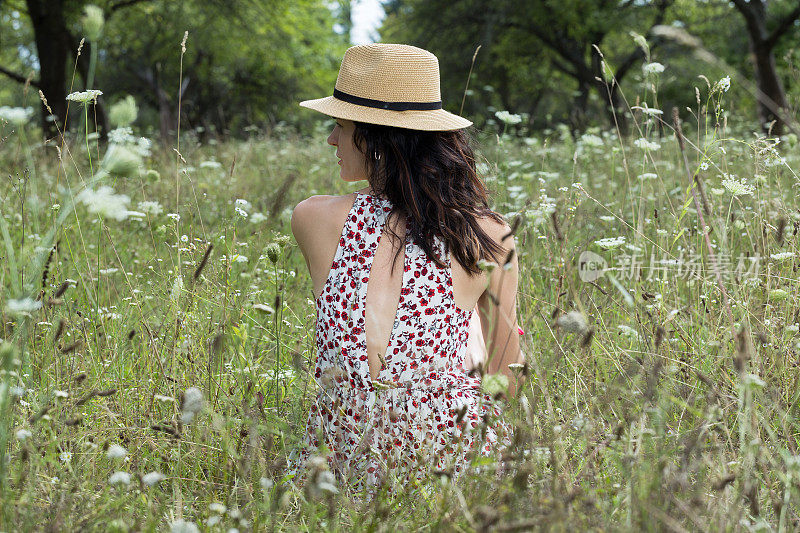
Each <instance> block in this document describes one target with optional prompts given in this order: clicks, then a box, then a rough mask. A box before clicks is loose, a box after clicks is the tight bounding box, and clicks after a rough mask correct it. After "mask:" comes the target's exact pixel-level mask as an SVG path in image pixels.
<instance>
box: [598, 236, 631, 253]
mask: <svg viewBox="0 0 800 533" xmlns="http://www.w3.org/2000/svg"><path fill="white" fill-rule="evenodd" d="M594 243H595V244H596V245H597V246H599V247H600V248H602V249H604V250H611V249H613V248H618V247H620V246H622V245H623V244H625V237H622V236H620V237H606V238H604V239H600V240H597V241H594Z"/></svg>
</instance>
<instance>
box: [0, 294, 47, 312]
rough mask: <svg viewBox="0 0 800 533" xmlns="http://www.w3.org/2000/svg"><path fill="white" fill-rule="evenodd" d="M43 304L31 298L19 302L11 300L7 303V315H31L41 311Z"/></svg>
mask: <svg viewBox="0 0 800 533" xmlns="http://www.w3.org/2000/svg"><path fill="white" fill-rule="evenodd" d="M41 307H42V302H41V301H39V300H34V299H33V298H31V297H30V296H28V297H27V298H21V299H19V300H14V299H10V300H8V301H7V302H6V313H9V314H11V315H30V313H32V312H33V311H36V310H37V309H41Z"/></svg>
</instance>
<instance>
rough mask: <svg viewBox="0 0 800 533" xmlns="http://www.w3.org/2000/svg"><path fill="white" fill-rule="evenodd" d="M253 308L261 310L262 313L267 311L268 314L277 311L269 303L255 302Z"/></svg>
mask: <svg viewBox="0 0 800 533" xmlns="http://www.w3.org/2000/svg"><path fill="white" fill-rule="evenodd" d="M253 309H256V310H257V311H261V312H262V313H266V314H268V315H271V314H273V313H275V309H273V308H272V306H270V305H267V304H253Z"/></svg>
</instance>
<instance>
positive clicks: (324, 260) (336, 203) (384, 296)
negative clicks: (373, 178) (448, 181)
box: [292, 191, 508, 378]
mask: <svg viewBox="0 0 800 533" xmlns="http://www.w3.org/2000/svg"><path fill="white" fill-rule="evenodd" d="M359 192H361V191H359ZM355 200H356V193H352V194H347V195H343V196H313V197H311V198H309V199H307V200H305V201H304V202H301V204H298V208H296V213H297V209H302V211H304V212H305V214H300V215H299V216H295V215H294V214H293V217H292V231H293V232H294V233H295V236H296V238H298V243H300V241H301V239H302V240H303V241H304V242H303V243H302V244H301V249H302V250H303V254H304V256H305V258H306V263H307V265H308V268H309V272H310V274H311V279H312V283H313V291H314V296H315V298H317V297H319V295H320V294H321V292H322V290H323V287H324V285H325V283H326V281H327V278H328V274H329V272H330V267H331V263H332V262H333V260H334V257H335V254H336V250H337V247H338V245H339V239H340V237H341V234H342V229H343V227H344V225H345V220H346V218H347V215H348V212H349V211H350V209H351V207H352V206H353V202H354V201H355ZM306 202H308V204H306V205H303V204H304V203H306ZM301 205H302V208H301ZM479 224H481V227H482V228H483V229H484V231H486V233H487V234H488V235H490V236H492V237H494V236H498V235H502V234H503V231H502V230H503V227H502V226H501V225H500V224H498V223H497V222H496V221H494V220H492V219H488V218H487V219H483V220H480V221H479ZM312 226H313V227H312ZM387 228H392V229H393V231H394V233H395V234H397V235H398V236H400V239H397V238H394V237H393V236H392V235H391V234H390V233H389V231H388V230H387ZM405 231H406V221H405V220H404V219H402V218H401V217H396V216H395V217H392V218H391V219H389V220H387V222H386V225H385V227H384V232H383V234H382V235H381V238H380V240H379V242H378V247H377V249H376V251H375V256H374V259H373V261H372V270H371V273H370V276H369V282H368V285H367V297H366V303H365V306H366V324H365V333H366V339H367V356H368V360H369V367H370V374H371V375H372V376H373V378H374V377H375V376H377V374H378V372H379V370H380V368H381V355H382V354H384V353H385V351H386V347H387V344H388V343H389V341H390V336H391V332H392V327H393V323H394V319H395V315H396V311H397V307H398V303H399V300H400V287H401V283H402V276H403V261H404V252H405V247H404V246H403V244H404V243H403V242H402V236H403V235H405ZM500 238H501V237H497V238H496V239H495V240H496V241H497V242H498V244H500V245H501V246H503V244H504V243H500ZM505 244H506V246H503V247H504V249H507V247H508V246H507V244H508V243H505ZM398 247H399V248H400V252H399V253H398V255H397V259H396V263H395V265H394V271H393V272H392V260H393V259H394V256H395V253H397V250H398ZM450 265H451V272H452V274H451V275H452V280H453V296H454V300H455V304H456V306H457V307H458V308H460V309H462V310H465V311H466V310H473V309H475V308H476V306H477V305H478V303H479V301H480V300H481V297H482V296H483V295H484V294H485V292H486V289H487V285H488V281H489V280H488V277H487V275H486V273H485V272H483V271H482V272H481V273H480V274H478V275H474V276H470V275H469V274H468V273H467V271H466V270H465V269H464V268H463V267H462V266H461V264H460V263H458V261H456V260H455V259H454V258H453V256H452V253H451V254H450ZM379 354H381V355H379Z"/></svg>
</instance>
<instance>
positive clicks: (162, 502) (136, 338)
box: [0, 80, 800, 531]
mask: <svg viewBox="0 0 800 533" xmlns="http://www.w3.org/2000/svg"><path fill="white" fill-rule="evenodd" d="M712 82H716V80H712ZM714 85H715V86H716V87H717V88H716V89H714V90H711V91H709V90H708V89H704V88H702V87H701V89H700V95H701V102H702V104H703V109H704V110H705V111H704V110H700V111H699V112H698V113H697V115H696V117H691V118H689V115H688V114H684V116H685V117H686V122H687V123H686V124H685V130H686V134H687V136H688V137H689V139H690V140H691V141H692V143H691V144H688V143H687V148H686V149H687V150H688V151H687V154H686V155H687V159H688V169H687V167H685V166H684V163H683V161H684V159H683V157H682V156H683V154H682V153H681V150H680V148H679V145H678V143H677V142H676V140H675V139H674V138H673V137H672V136H671V135H661V133H660V132H661V130H660V127H661V122H660V120H659V118H660V115H654V116H652V117H651V116H648V115H646V114H644V112H643V111H641V110H638V111H637V112H636V113H635V114H634V120H635V122H634V128H635V131H637V134H636V136H634V137H632V138H628V137H625V138H619V137H618V136H617V134H616V132H615V131H611V130H607V129H606V130H601V129H592V130H590V131H589V132H587V133H586V134H584V135H582V136H580V137H579V138H578V140H574V139H573V138H572V137H571V135H570V133H569V131H568V130H569V129H568V127H566V126H563V125H562V126H559V127H556V128H552V129H549V130H545V131H543V132H541V133H537V134H535V135H533V134H530V133H527V134H525V136H524V137H522V138H519V139H517V138H515V137H513V136H511V135H507V134H504V135H502V136H495V135H486V136H481V137H480V139H479V140H480V147H479V154H480V161H481V164H480V168H479V170H480V173H481V176H482V179H483V180H484V181H485V183H486V185H487V186H488V188H489V189H490V191H492V199H491V206H492V208H493V209H494V210H496V211H497V212H499V213H501V214H502V215H504V216H505V217H506V219H507V220H509V221H513V220H514V219H516V218H517V217H519V220H520V224H519V226H517V230H516V233H515V239H516V242H517V253H518V256H519V265H520V286H519V293H518V299H517V303H518V320H519V323H520V324H521V325H522V327H523V329H524V330H525V335H524V336H523V337H522V346H523V351H524V352H525V353H526V354H527V358H526V361H527V366H525V367H523V368H522V369H520V372H525V373H527V381H526V382H525V385H524V386H523V387H521V389H520V390H521V393H520V396H519V397H517V398H514V399H509V400H508V401H507V402H506V409H505V415H504V416H505V417H506V419H507V420H508V421H509V423H510V424H512V425H513V427H514V433H515V436H514V446H513V448H512V449H511V450H510V453H508V454H506V455H505V456H504V460H505V471H504V472H503V473H500V474H499V475H498V473H497V467H498V462H497V461H496V460H495V458H482V459H475V461H474V462H473V463H472V464H471V466H472V467H475V468H473V471H472V472H471V473H469V474H468V475H466V476H464V477H462V478H461V479H460V480H459V481H458V482H457V483H451V482H450V481H449V480H448V479H447V477H446V476H445V475H439V474H435V475H432V476H430V477H429V478H426V479H425V480H423V481H422V482H420V483H419V484H416V485H414V486H404V487H396V486H395V487H391V486H387V487H386V488H385V489H384V490H383V491H382V492H380V494H379V496H378V498H377V499H376V501H374V502H372V503H365V502H364V501H363V500H362V499H360V498H358V497H357V496H356V495H352V494H350V493H349V490H348V487H347V486H346V485H345V484H342V483H339V484H337V486H336V490H338V493H336V492H334V491H331V490H330V486H327V487H321V486H315V485H314V484H313V482H312V484H311V485H307V486H306V487H305V488H304V487H302V486H300V485H297V484H295V483H293V482H292V481H291V480H288V479H285V478H284V475H283V470H282V466H283V464H284V463H283V461H284V459H285V457H286V455H287V453H289V452H290V451H291V450H292V449H293V448H294V446H295V445H296V444H297V442H298V440H299V438H300V437H301V435H302V431H303V430H304V424H303V422H304V420H305V415H306V413H307V410H308V406H309V403H310V401H312V400H313V398H314V397H315V396H314V394H315V393H316V391H317V387H318V386H320V384H318V383H317V382H316V380H314V379H313V374H312V370H311V369H312V368H313V363H314V357H315V346H314V327H315V309H314V301H313V299H312V298H313V293H312V290H311V285H312V284H311V281H310V279H309V277H308V274H307V270H306V265H305V261H304V259H303V256H302V254H301V253H300V251H299V250H298V249H297V247H296V246H295V245H294V244H293V242H292V240H291V238H290V236H289V235H290V217H291V212H292V207H293V206H294V205H296V204H297V203H298V202H299V201H301V200H303V199H305V198H307V197H308V196H310V195H313V194H327V193H333V194H336V193H346V192H348V189H350V188H352V187H351V185H350V184H346V183H344V182H342V181H341V180H340V179H339V178H338V177H337V176H336V174H335V170H334V169H335V168H336V165H335V159H334V158H333V155H332V152H331V149H330V147H329V146H327V145H326V144H325V142H324V139H325V136H326V134H327V132H326V131H323V130H322V129H318V130H317V131H314V132H313V135H309V136H304V137H299V136H296V135H293V134H291V133H290V132H289V131H288V130H283V131H275V132H273V134H271V135H269V136H255V135H254V136H253V137H252V138H251V139H248V140H228V141H226V142H209V143H202V142H200V141H199V139H198V138H197V136H196V132H194V131H192V132H190V133H184V135H183V137H182V138H181V157H182V158H183V161H180V163H179V164H178V167H177V168H176V157H177V156H176V154H175V153H174V151H172V150H169V149H164V148H162V149H157V150H154V151H153V152H152V153H150V154H147V153H146V152H147V151H146V150H143V149H142V146H141V145H140V144H139V142H138V141H135V143H134V144H133V145H131V146H130V147H129V149H131V150H133V149H134V148H133V146H138V147H139V155H140V156H141V157H142V158H143V160H142V161H141V162H142V163H143V164H144V168H146V169H147V171H146V172H144V173H139V172H133V173H126V174H125V175H124V176H123V175H120V176H117V177H113V176H110V175H107V174H105V173H104V172H97V173H96V174H95V175H94V176H92V175H91V174H92V173H91V170H90V165H89V153H91V154H92V159H93V160H94V161H97V160H101V161H106V162H108V163H110V161H109V160H110V159H111V156H109V155H108V152H105V150H106V148H103V147H100V146H98V144H97V142H96V140H95V139H88V138H86V137H83V138H80V139H72V138H70V137H69V136H67V138H66V139H65V142H67V143H68V144H66V145H65V148H64V150H63V151H62V152H61V153H62V158H61V159H59V158H58V157H57V154H55V153H52V152H51V151H50V149H49V148H47V147H42V146H41V145H40V144H39V143H30V142H28V141H27V138H26V137H25V130H26V128H27V127H28V126H27V125H25V124H21V125H20V126H19V128H18V129H17V130H16V131H14V132H13V133H12V132H10V131H9V130H5V129H4V130H3V131H2V135H0V164H2V166H3V168H5V169H7V171H8V173H9V174H10V175H11V176H12V179H9V180H6V181H4V182H3V183H2V185H0V197H2V198H6V199H8V201H6V202H3V203H2V204H0V242H2V246H0V250H2V252H0V255H2V259H3V260H2V261H0V305H2V308H0V316H2V319H3V320H2V323H0V339H4V340H3V341H0V528H1V529H4V530H23V531H27V530H41V529H45V528H48V527H49V528H53V529H57V530H67V531H71V530H77V529H82V530H87V531H107V530H116V531H126V530H129V531H139V530H145V531H151V530H166V529H168V528H170V525H171V524H172V525H173V526H174V528H175V529H176V530H178V527H179V526H182V527H184V528H190V526H187V525H186V524H185V522H193V523H196V524H198V525H200V526H201V527H202V528H203V529H207V530H210V531H216V530H227V529H228V528H232V527H236V528H238V529H240V530H248V529H252V530H253V531H263V530H273V529H274V530H286V531H295V530H311V531H316V530H322V529H326V530H336V531H338V530H342V531H351V530H355V531H375V530H378V529H381V528H383V529H386V530H425V529H428V530H441V531H450V530H464V531H486V530H491V529H493V528H495V529H497V530H506V531H508V530H531V529H537V528H538V529H561V530H580V531H583V530H629V531H642V530H644V531H648V530H649V531H659V530H663V529H667V528H672V529H688V530H694V529H701V530H713V531H720V530H722V531H724V530H738V529H745V528H749V529H758V528H761V529H765V528H772V529H776V530H788V529H797V526H798V519H797V516H798V509H800V490H798V486H797V479H799V478H798V476H800V457H798V455H797V450H796V449H795V447H794V446H793V445H792V444H791V442H792V441H791V439H792V438H793V436H794V435H795V434H796V433H797V431H798V430H799V429H800V428H799V427H798V422H797V408H798V402H797V395H798V393H797V390H798V387H797V384H798V381H800V372H799V371H798V367H797V364H796V361H795V357H794V355H793V354H795V353H796V352H797V350H798V349H800V324H798V316H797V304H798V294H800V291H798V282H797V276H796V272H795V271H796V270H797V269H798V268H799V267H800V248H798V239H797V237H798V227H800V217H798V214H797V213H798V208H799V207H800V205H798V197H797V195H796V194H794V192H793V191H794V189H795V187H796V185H797V182H798V175H797V171H796V169H797V168H798V166H800V157H798V151H797V150H796V149H794V148H796V145H797V139H796V137H795V138H792V137H791V136H788V135H787V136H786V137H785V140H784V142H783V143H782V144H781V145H777V146H776V145H775V142H774V140H770V139H766V138H764V137H758V136H754V135H753V131H752V130H751V129H748V128H747V127H746V126H742V125H741V124H735V125H734V124H730V125H726V123H725V121H724V120H721V114H722V112H723V108H724V107H727V106H728V104H727V103H726V102H725V100H724V98H727V95H728V94H729V93H727V92H725V91H724V90H723V87H724V85H723V84H718V83H714ZM731 90H733V89H731ZM647 91H650V92H649V93H647V98H648V100H649V101H657V100H658V99H659V98H660V95H659V94H658V93H654V92H653V91H652V90H651V89H647ZM626 96H627V95H626ZM630 98H631V99H633V97H630ZM734 118H735V117H734ZM506 119H507V120H508V124H507V126H508V128H507V129H508V130H509V131H515V132H516V131H519V130H521V129H522V126H521V125H517V124H513V122H515V120H510V117H506ZM732 122H733V121H732ZM120 143H121V141H120ZM87 144H88V149H85V148H84V146H86V145H87ZM114 144H117V143H116V142H114V143H112V145H114ZM783 145H785V146H786V147H787V149H786V150H785V151H784V152H782V153H781V152H780V151H779V150H781V149H782V146H783ZM84 150H86V151H84ZM111 154H112V155H113V152H111ZM234 163H235V164H234ZM136 166H137V167H138V163H137V165H136ZM30 170H35V173H31V174H29V173H28V171H30ZM31 176H33V177H31ZM151 176H152V177H151ZM157 176H160V178H157ZM695 176H696V179H695ZM693 184H696V185H697V186H698V187H699V186H700V185H702V186H703V191H704V196H705V199H704V200H701V201H699V202H698V201H697V200H696V199H695V197H694V195H693V190H692V187H693ZM87 186H88V187H91V188H92V189H96V191H95V192H96V194H94V195H87V194H85V193H84V190H85V187H87ZM101 187H108V188H109V189H104V190H105V193H104V194H100V193H99V191H100V188H101ZM109 190H111V191H113V194H111V193H109ZM695 191H696V189H695ZM92 202H100V204H102V205H87V204H92ZM696 202H697V203H696ZM706 202H708V206H707V207H706V206H705V205H704V204H705V203H706ZM698 213H703V219H702V220H703V221H704V223H705V224H708V226H709V227H710V228H711V229H713V231H709V232H708V233H707V235H708V241H706V238H705V235H706V232H705V231H703V228H704V226H703V222H701V219H700V216H698ZM587 251H591V252H593V253H595V254H597V256H598V257H599V258H600V259H601V260H604V261H606V262H607V266H608V267H609V268H610V269H609V270H608V272H607V273H603V272H601V274H604V275H602V276H600V277H598V278H597V279H596V280H593V281H592V282H588V281H585V280H584V279H583V278H582V277H581V264H580V263H579V259H580V257H581V254H582V253H583V252H587ZM711 253H713V254H714V258H712V256H711ZM756 257H757V258H758V261H760V262H759V263H758V268H754V266H755V265H756V263H755V262H754V261H753V260H752V259H753V258H756ZM740 258H741V259H740ZM595 264H598V265H601V264H602V263H601V261H598V262H597V263H595ZM716 267H719V268H720V269H721V272H720V274H721V278H722V281H721V282H720V280H719V278H717V276H716V275H715V269H716ZM497 270H500V269H496V271H497ZM612 275H613V277H611V276H612ZM721 288H722V289H724V290H725V292H724V294H723V292H722V290H721ZM26 297H27V298H26ZM567 317H571V318H569V319H568V318H567ZM486 385H487V386H489V385H491V383H486ZM487 423H489V424H491V423H492V421H491V420H489V421H487ZM119 446H121V447H122V448H124V450H121V449H120V448H119ZM123 455H124V457H123ZM322 464H323V465H324V464H325V462H324V461H322ZM323 468H324V467H323ZM323 489H326V490H323ZM188 530H191V529H188Z"/></svg>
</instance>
